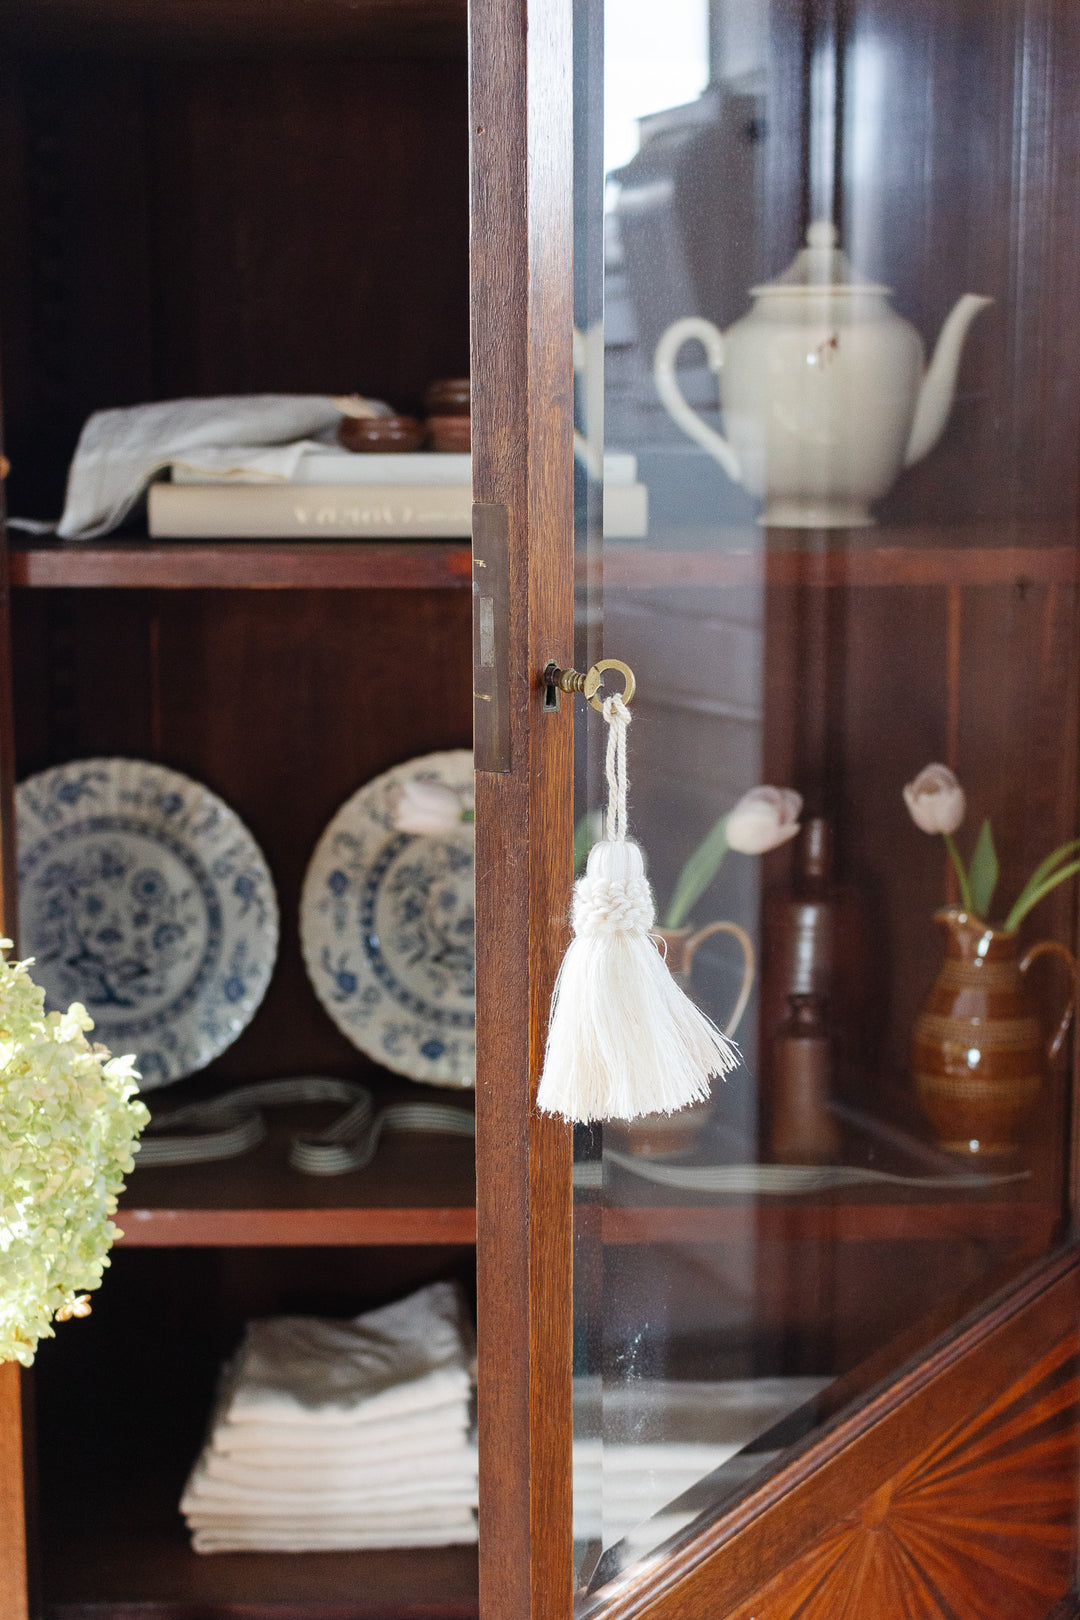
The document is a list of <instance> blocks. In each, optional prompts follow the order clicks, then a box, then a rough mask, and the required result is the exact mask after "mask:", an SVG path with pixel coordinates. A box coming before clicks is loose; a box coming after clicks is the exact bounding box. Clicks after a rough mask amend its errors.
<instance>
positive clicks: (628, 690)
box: [585, 658, 637, 714]
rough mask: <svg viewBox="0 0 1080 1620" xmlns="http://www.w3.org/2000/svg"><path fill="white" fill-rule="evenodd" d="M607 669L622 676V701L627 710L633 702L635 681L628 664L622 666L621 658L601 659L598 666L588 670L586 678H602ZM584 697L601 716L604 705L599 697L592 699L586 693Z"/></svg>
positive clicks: (635, 687)
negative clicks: (595, 676) (596, 676)
mask: <svg viewBox="0 0 1080 1620" xmlns="http://www.w3.org/2000/svg"><path fill="white" fill-rule="evenodd" d="M607 669H617V670H618V672H619V674H620V675H621V676H622V678H623V695H622V700H623V702H624V703H625V704H626V706H627V708H629V706H630V704H631V703H632V702H633V701H634V693H635V692H636V691H637V681H635V679H634V672H633V670H632V669H631V668H630V665H629V664H624V663H623V661H622V659H621V658H601V660H600V662H599V663H598V664H594V665H593V667H592V669H590V671H589V674H588V676H587V677H586V678H587V679H591V678H592V677H593V676H594V675H599V676H601V677H602V676H603V674H604V671H605V670H607ZM598 684H599V683H598ZM585 696H586V697H587V698H588V699H589V702H590V703H591V704H592V706H593V708H594V709H596V710H597V712H598V713H601V714H602V713H603V710H604V705H603V703H602V702H601V701H600V697H599V695H597V696H596V697H593V696H590V694H589V693H588V692H586V694H585Z"/></svg>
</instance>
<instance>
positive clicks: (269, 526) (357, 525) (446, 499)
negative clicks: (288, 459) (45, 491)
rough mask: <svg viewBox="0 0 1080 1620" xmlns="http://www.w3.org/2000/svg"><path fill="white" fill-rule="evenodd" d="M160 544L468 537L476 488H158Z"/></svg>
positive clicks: (154, 501)
mask: <svg viewBox="0 0 1080 1620" xmlns="http://www.w3.org/2000/svg"><path fill="white" fill-rule="evenodd" d="M147 514H148V523H149V528H150V533H151V535H152V536H154V537H156V538H159V539H184V540H194V539H204V540H241V539H243V540H297V539H307V540H334V539H379V538H385V539H388V540H394V539H398V540H400V539H436V540H450V539H463V538H466V537H467V536H468V535H470V534H471V533H472V490H471V489H470V488H469V485H468V484H417V485H412V486H410V485H401V484H364V485H358V486H354V487H352V488H350V487H348V486H342V485H340V484H228V485H222V484H151V486H150V492H149V497H148V500H147Z"/></svg>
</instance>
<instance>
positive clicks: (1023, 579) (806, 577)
mask: <svg viewBox="0 0 1080 1620" xmlns="http://www.w3.org/2000/svg"><path fill="white" fill-rule="evenodd" d="M594 575H595V578H596V580H597V582H599V580H600V578H601V577H602V578H603V582H604V584H605V585H606V586H610V587H612V588H615V589H618V590H655V589H664V590H680V589H681V590H701V589H707V588H710V587H717V586H729V587H730V586H746V585H804V586H833V587H847V588H859V587H867V586H870V587H873V586H885V585H929V586H973V585H981V586H986V585H996V586H999V587H1000V586H1006V587H1010V586H1018V585H1075V584H1076V583H1077V581H1078V580H1080V552H1078V550H1077V548H1076V547H1075V546H1073V545H1038V546H1017V545H993V544H989V545H970V546H967V545H956V544H951V545H941V546H933V545H928V544H918V545H912V544H906V545H905V544H892V543H891V542H890V543H875V544H873V545H866V544H864V543H861V542H860V543H853V544H852V545H851V546H836V545H831V546H829V547H828V548H827V549H825V550H812V549H809V548H808V547H807V548H805V549H799V548H797V547H795V546H783V547H776V548H773V547H772V546H769V547H767V546H766V544H765V542H764V541H763V540H761V539H760V538H759V539H758V543H757V545H742V546H740V545H732V546H727V545H724V544H723V543H718V544H717V545H716V546H714V547H713V548H711V549H704V548H700V547H699V548H695V549H682V548H679V547H672V549H670V550H660V549H657V548H655V547H648V546H642V547H640V548H636V547H632V546H606V547H605V548H604V553H603V564H602V572H601V569H600V567H599V565H597V564H594V563H593V561H592V559H590V560H589V562H588V563H584V564H582V566H581V567H580V568H579V579H580V580H583V581H585V580H589V579H591V578H592V577H594Z"/></svg>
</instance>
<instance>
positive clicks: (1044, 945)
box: [1020, 939, 1077, 1063]
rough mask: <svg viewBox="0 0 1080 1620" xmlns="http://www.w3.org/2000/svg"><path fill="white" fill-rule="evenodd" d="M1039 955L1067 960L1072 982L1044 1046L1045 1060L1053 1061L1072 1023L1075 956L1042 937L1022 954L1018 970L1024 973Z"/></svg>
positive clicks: (1065, 948)
mask: <svg viewBox="0 0 1080 1620" xmlns="http://www.w3.org/2000/svg"><path fill="white" fill-rule="evenodd" d="M1040 956H1060V957H1061V959H1062V961H1063V962H1067V963H1068V965H1069V977H1070V980H1071V983H1072V990H1071V992H1070V995H1069V999H1068V1001H1067V1002H1066V1003H1065V1011H1064V1012H1063V1013H1062V1015H1061V1019H1060V1022H1059V1023H1058V1027H1057V1029H1056V1030H1055V1031H1054V1034H1053V1037H1052V1039H1051V1041H1050V1044H1049V1045H1048V1046H1047V1048H1046V1060H1047V1062H1048V1063H1053V1061H1054V1059H1055V1058H1056V1057H1057V1055H1058V1053H1059V1052H1060V1051H1061V1048H1062V1045H1063V1044H1064V1041H1065V1037H1066V1035H1067V1034H1068V1033H1069V1025H1070V1024H1071V1023H1072V1020H1073V1013H1074V1011H1075V1009H1076V991H1077V967H1076V957H1075V956H1074V955H1073V953H1072V951H1070V950H1069V947H1068V946H1067V945H1061V944H1059V943H1058V941H1057V940H1056V939H1043V940H1040V941H1039V943H1038V944H1037V945H1033V946H1032V947H1031V949H1030V951H1028V952H1027V954H1026V955H1025V956H1024V958H1023V960H1022V961H1021V963H1020V972H1021V973H1026V972H1027V970H1028V968H1029V967H1030V966H1031V964H1032V963H1033V962H1034V961H1036V959H1037V958H1038V957H1040Z"/></svg>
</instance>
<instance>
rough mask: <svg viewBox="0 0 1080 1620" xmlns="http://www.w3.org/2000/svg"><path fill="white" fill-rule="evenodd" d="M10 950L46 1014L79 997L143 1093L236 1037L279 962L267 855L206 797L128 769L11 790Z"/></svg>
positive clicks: (98, 1034)
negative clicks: (13, 886)
mask: <svg viewBox="0 0 1080 1620" xmlns="http://www.w3.org/2000/svg"><path fill="white" fill-rule="evenodd" d="M15 803H16V810H17V823H18V849H19V916H20V940H19V943H20V949H21V951H22V953H23V955H25V956H33V958H34V960H35V968H34V977H35V978H36V979H37V980H38V981H39V982H40V983H41V984H43V985H44V987H45V998H46V999H45V1004H46V1006H47V1007H49V1008H64V1007H67V1005H68V1004H69V1002H72V1001H81V1002H82V1003H83V1004H84V1006H85V1007H86V1010H87V1011H88V1012H89V1014H90V1016H91V1018H93V1020H94V1024H95V1038H97V1039H99V1040H102V1041H104V1042H105V1044H106V1046H108V1047H109V1048H110V1050H111V1051H112V1052H113V1053H114V1054H116V1055H118V1056H119V1055H121V1054H122V1053H125V1052H134V1053H135V1054H136V1059H137V1062H136V1067H137V1068H138V1070H139V1073H140V1074H141V1075H142V1087H143V1090H144V1091H149V1090H152V1089H154V1088H155V1087H157V1086H164V1085H168V1084H169V1083H170V1081H173V1080H180V1079H182V1077H183V1076H184V1075H186V1074H192V1073H193V1072H194V1071H195V1070H196V1069H201V1068H203V1067H204V1065H206V1064H207V1063H209V1062H210V1060H211V1058H214V1057H216V1056H217V1055H218V1053H219V1052H223V1051H224V1050H225V1048H226V1047H227V1046H229V1045H231V1043H232V1042H233V1041H234V1040H235V1039H236V1037H237V1036H238V1035H239V1033H240V1031H241V1030H242V1029H243V1028H244V1026H245V1025H246V1024H247V1023H248V1022H249V1021H250V1019H251V1017H252V1016H253V1014H254V1012H255V1009H256V1008H257V1007H258V1005H259V1003H260V1001H261V1000H262V998H263V995H264V993H265V991H266V987H267V985H268V983H269V982H270V974H271V972H272V970H273V966H274V958H275V956H276V954H277V943H278V910H277V899H276V897H275V894H274V886H273V883H272V881H271V878H270V873H269V870H268V868H267V865H266V861H265V860H264V859H263V856H262V852H261V850H260V849H259V847H258V845H257V844H256V843H255V840H254V839H253V838H252V836H251V834H250V833H249V832H248V830H247V828H246V827H245V826H244V824H243V822H241V821H240V820H239V818H238V817H237V816H236V815H235V814H234V812H233V811H232V810H230V809H229V807H228V805H226V804H223V803H222V801H221V800H220V799H219V798H217V797H216V795H215V794H213V793H211V792H210V790H209V789H208V788H205V787H202V786H201V785H200V784H199V783H198V782H193V781H192V780H191V778H190V777H188V776H182V775H181V774H180V772H179V771H172V770H168V769H166V768H165V767H164V766H162V765H153V764H148V763H146V762H144V761H142V760H136V759H82V760H77V761H75V762H74V763H73V764H71V765H58V766H55V767H54V768H53V769H52V770H48V771H42V772H41V773H40V774H39V775H37V776H31V777H29V778H28V779H27V780H26V781H25V782H22V783H21V784H20V785H19V787H18V788H17V789H16V794H15Z"/></svg>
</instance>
